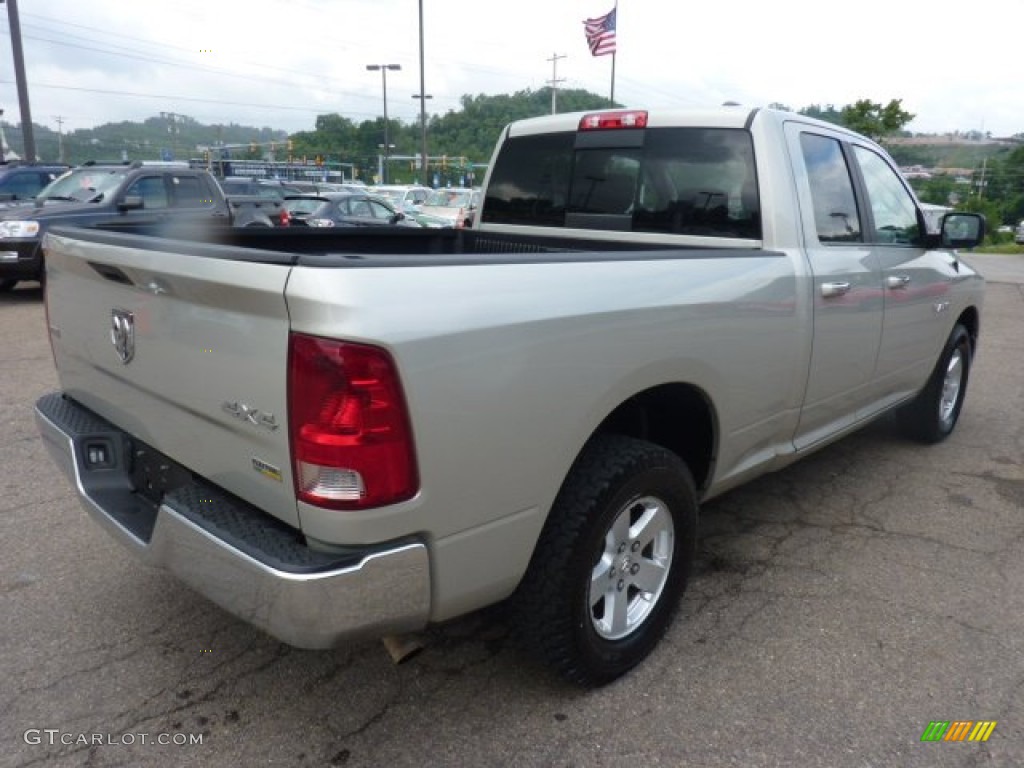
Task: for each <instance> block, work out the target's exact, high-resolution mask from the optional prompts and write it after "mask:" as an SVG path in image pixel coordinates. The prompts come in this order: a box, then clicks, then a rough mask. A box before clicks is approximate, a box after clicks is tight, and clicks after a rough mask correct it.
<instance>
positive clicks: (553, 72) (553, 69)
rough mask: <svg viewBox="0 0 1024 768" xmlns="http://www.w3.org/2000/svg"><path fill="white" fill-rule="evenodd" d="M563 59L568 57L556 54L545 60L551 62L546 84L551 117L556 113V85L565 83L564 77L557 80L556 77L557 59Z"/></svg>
mask: <svg viewBox="0 0 1024 768" xmlns="http://www.w3.org/2000/svg"><path fill="white" fill-rule="evenodd" d="M565 58H568V57H567V56H566V55H565V54H564V53H563V54H561V55H559V54H557V53H552V54H551V58H550V59H545V61H550V62H551V79H550V80H548V84H549V85H550V86H551V114H552V115H554V114H557V113H558V96H557V94H558V84H559V83H564V82H565V78H564V77H563V78H559V77H558V60H559V59H565Z"/></svg>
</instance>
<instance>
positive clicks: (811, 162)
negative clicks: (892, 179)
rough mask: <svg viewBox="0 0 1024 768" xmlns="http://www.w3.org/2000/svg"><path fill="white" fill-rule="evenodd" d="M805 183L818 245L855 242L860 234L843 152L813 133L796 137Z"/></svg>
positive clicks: (830, 139) (858, 219) (848, 172)
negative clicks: (812, 208) (809, 196)
mask: <svg viewBox="0 0 1024 768" xmlns="http://www.w3.org/2000/svg"><path fill="white" fill-rule="evenodd" d="M800 148H801V150H802V152H803V158H804V166H805V167H806V168H807V180H808V182H809V184H810V187H811V200H812V202H813V204H814V225H815V228H816V229H817V231H818V240H819V241H821V242H822V243H851V242H852V243H859V242H861V241H862V240H863V237H862V235H861V225H860V216H859V215H858V213H857V198H856V197H855V196H854V194H853V181H852V179H851V177H850V169H849V168H848V167H847V165H846V158H845V157H844V156H843V149H842V147H841V146H840V144H839V141H837V140H836V139H832V138H829V137H828V136H819V135H818V134H815V133H802V134H800Z"/></svg>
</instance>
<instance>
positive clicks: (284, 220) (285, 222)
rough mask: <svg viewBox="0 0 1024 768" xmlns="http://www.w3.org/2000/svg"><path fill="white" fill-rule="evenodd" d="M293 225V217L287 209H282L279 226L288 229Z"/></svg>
mask: <svg viewBox="0 0 1024 768" xmlns="http://www.w3.org/2000/svg"><path fill="white" fill-rule="evenodd" d="M291 223H292V217H291V216H290V215H289V213H288V209H287V208H282V209H281V219H280V223H279V225H278V226H281V227H287V226H289V225H290V224H291Z"/></svg>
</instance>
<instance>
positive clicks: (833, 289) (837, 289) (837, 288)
mask: <svg viewBox="0 0 1024 768" xmlns="http://www.w3.org/2000/svg"><path fill="white" fill-rule="evenodd" d="M851 287H852V286H851V285H850V284H849V283H847V282H839V283H822V284H821V295H822V296H824V297H825V298H826V299H830V298H832V297H833V296H843V295H844V294H847V293H849V292H850V288H851Z"/></svg>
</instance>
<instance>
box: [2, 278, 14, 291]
mask: <svg viewBox="0 0 1024 768" xmlns="http://www.w3.org/2000/svg"><path fill="white" fill-rule="evenodd" d="M17 284H18V281H17V280H14V279H12V278H8V279H6V280H0V293H7V292H8V291H13V290H14V286H16V285H17Z"/></svg>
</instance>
